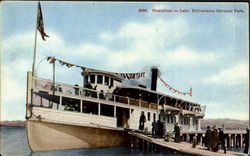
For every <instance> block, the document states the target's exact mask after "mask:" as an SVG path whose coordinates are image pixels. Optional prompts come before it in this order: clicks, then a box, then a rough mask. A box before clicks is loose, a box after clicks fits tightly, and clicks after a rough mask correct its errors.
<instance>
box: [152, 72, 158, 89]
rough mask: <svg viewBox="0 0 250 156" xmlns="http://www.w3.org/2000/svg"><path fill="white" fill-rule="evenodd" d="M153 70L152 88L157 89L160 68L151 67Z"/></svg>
mask: <svg viewBox="0 0 250 156" xmlns="http://www.w3.org/2000/svg"><path fill="white" fill-rule="evenodd" d="M151 72H152V78H151V90H154V91H156V86H157V75H158V69H157V68H152V69H151Z"/></svg>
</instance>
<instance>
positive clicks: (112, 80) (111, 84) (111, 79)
mask: <svg viewBox="0 0 250 156" xmlns="http://www.w3.org/2000/svg"><path fill="white" fill-rule="evenodd" d="M113 85H114V79H113V78H110V86H113Z"/></svg>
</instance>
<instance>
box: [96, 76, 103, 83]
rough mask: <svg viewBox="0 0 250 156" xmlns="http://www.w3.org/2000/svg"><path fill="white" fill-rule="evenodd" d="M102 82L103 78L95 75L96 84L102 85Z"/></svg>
mask: <svg viewBox="0 0 250 156" xmlns="http://www.w3.org/2000/svg"><path fill="white" fill-rule="evenodd" d="M102 82H103V76H102V75H97V84H102Z"/></svg>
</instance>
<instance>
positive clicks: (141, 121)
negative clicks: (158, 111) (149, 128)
mask: <svg viewBox="0 0 250 156" xmlns="http://www.w3.org/2000/svg"><path fill="white" fill-rule="evenodd" d="M145 122H146V117H145V115H144V112H143V111H142V112H141V116H140V120H139V129H140V130H144V123H145Z"/></svg>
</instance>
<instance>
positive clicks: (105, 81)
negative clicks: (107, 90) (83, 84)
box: [104, 76, 109, 85]
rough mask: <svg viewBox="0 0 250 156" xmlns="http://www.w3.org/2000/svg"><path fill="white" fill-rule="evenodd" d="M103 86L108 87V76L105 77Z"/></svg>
mask: <svg viewBox="0 0 250 156" xmlns="http://www.w3.org/2000/svg"><path fill="white" fill-rule="evenodd" d="M104 84H105V85H109V77H108V76H105V79H104Z"/></svg>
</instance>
